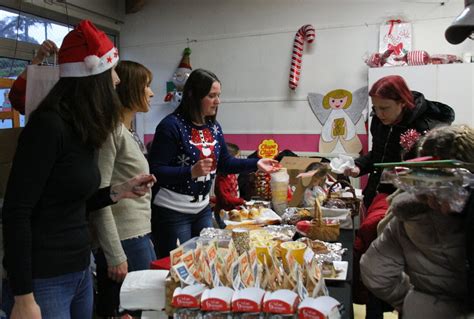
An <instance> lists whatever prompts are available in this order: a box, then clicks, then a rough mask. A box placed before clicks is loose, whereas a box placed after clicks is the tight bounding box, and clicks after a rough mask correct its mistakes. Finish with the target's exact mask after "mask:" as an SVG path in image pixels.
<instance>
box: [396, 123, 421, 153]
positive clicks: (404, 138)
mask: <svg viewBox="0 0 474 319" xmlns="http://www.w3.org/2000/svg"><path fill="white" fill-rule="evenodd" d="M420 136H421V134H420V133H418V132H417V131H416V130H414V129H409V130H407V131H406V132H405V133H403V134H402V135H401V136H400V145H401V147H403V149H404V150H405V151H407V152H408V151H409V150H411V148H412V147H413V145H415V144H416V142H417V141H418V140H419V139H420Z"/></svg>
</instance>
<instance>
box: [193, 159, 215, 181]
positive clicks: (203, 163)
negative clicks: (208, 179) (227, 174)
mask: <svg viewBox="0 0 474 319" xmlns="http://www.w3.org/2000/svg"><path fill="white" fill-rule="evenodd" d="M212 161H213V159H212V158H203V159H202V160H199V161H197V162H196V163H195V164H194V165H193V166H192V167H191V177H192V178H198V177H201V176H206V175H207V174H210V173H211V170H212Z"/></svg>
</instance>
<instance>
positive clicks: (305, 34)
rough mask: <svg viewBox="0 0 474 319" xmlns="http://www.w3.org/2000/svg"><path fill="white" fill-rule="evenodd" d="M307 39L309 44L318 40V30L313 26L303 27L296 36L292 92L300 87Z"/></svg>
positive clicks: (291, 81)
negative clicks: (299, 82)
mask: <svg viewBox="0 0 474 319" xmlns="http://www.w3.org/2000/svg"><path fill="white" fill-rule="evenodd" d="M305 38H306V41H307V42H308V43H312V42H313V41H314V39H315V38H316V30H315V29H314V27H313V26H312V25H311V24H305V25H304V26H302V27H301V28H300V29H299V30H298V32H296V35H295V41H294V42H293V54H292V55H291V67H290V82H289V86H290V89H292V90H294V89H296V87H297V86H298V81H299V80H300V75H301V63H302V61H303V47H304V40H305Z"/></svg>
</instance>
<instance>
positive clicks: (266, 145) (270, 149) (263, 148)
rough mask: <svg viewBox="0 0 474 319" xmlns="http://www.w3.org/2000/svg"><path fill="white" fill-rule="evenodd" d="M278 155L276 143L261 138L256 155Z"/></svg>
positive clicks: (263, 156)
mask: <svg viewBox="0 0 474 319" xmlns="http://www.w3.org/2000/svg"><path fill="white" fill-rule="evenodd" d="M277 155H278V144H277V143H276V142H275V140H263V141H262V142H261V143H260V145H259V146H258V157H260V158H274V157H275V156H277Z"/></svg>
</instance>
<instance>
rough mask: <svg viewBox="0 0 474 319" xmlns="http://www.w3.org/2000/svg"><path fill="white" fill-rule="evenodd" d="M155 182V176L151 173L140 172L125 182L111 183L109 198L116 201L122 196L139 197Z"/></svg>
mask: <svg viewBox="0 0 474 319" xmlns="http://www.w3.org/2000/svg"><path fill="white" fill-rule="evenodd" d="M155 183H156V178H155V176H154V175H153V174H140V175H137V176H135V177H134V178H132V179H130V180H128V181H127V182H125V183H122V184H117V185H112V186H111V187H110V198H111V199H112V200H113V201H114V202H118V201H119V200H121V199H123V198H137V197H141V196H144V195H145V194H147V193H148V192H149V191H150V189H151V188H152V187H153V185H154V184H155Z"/></svg>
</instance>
